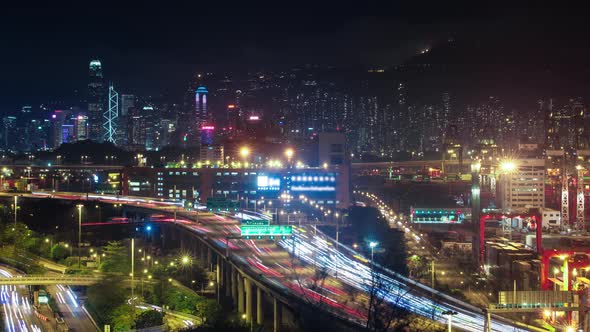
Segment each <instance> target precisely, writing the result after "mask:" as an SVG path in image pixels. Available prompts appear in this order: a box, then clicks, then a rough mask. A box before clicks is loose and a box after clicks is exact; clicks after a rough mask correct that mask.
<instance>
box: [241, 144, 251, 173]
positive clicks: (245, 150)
mask: <svg viewBox="0 0 590 332" xmlns="http://www.w3.org/2000/svg"><path fill="white" fill-rule="evenodd" d="M249 155H250V148H248V147H247V146H243V147H241V148H240V156H241V157H242V159H243V160H244V168H246V167H247V163H248V156H249Z"/></svg>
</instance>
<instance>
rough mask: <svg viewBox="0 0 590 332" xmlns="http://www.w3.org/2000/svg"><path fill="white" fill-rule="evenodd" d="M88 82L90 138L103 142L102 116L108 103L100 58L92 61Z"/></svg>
mask: <svg viewBox="0 0 590 332" xmlns="http://www.w3.org/2000/svg"><path fill="white" fill-rule="evenodd" d="M89 76H90V80H89V82H88V122H89V124H88V128H89V133H88V134H89V138H90V139H92V140H94V141H97V142H102V140H103V132H102V122H103V121H102V117H103V113H104V108H105V105H106V88H105V85H104V79H103V76H102V64H101V63H100V60H92V61H90V66H89Z"/></svg>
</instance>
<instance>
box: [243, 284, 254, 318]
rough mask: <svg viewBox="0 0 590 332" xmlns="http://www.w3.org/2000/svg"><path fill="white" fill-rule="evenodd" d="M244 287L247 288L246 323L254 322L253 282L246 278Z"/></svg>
mask: <svg viewBox="0 0 590 332" xmlns="http://www.w3.org/2000/svg"><path fill="white" fill-rule="evenodd" d="M244 287H245V288H246V321H247V322H251V321H252V282H251V281H250V280H249V279H247V278H244Z"/></svg>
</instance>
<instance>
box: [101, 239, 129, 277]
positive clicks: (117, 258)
mask: <svg viewBox="0 0 590 332" xmlns="http://www.w3.org/2000/svg"><path fill="white" fill-rule="evenodd" d="M104 254H105V257H104V258H103V259H102V263H101V264H100V270H101V271H103V272H119V273H123V274H127V273H129V272H130V271H129V270H130V262H129V254H128V253H127V248H125V247H124V246H122V245H121V242H120V241H109V243H108V244H107V245H106V246H105V247H104Z"/></svg>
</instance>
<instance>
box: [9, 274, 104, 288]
mask: <svg viewBox="0 0 590 332" xmlns="http://www.w3.org/2000/svg"><path fill="white" fill-rule="evenodd" d="M100 280H101V277H93V276H75V275H26V276H12V277H9V278H0V286H1V285H66V286H89V285H92V284H94V283H97V282H99V281H100Z"/></svg>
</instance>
